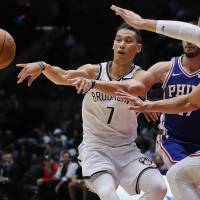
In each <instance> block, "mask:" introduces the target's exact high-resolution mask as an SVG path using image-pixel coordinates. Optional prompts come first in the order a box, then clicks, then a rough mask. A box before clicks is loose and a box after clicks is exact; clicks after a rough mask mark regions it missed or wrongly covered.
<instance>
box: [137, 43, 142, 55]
mask: <svg viewBox="0 0 200 200" xmlns="http://www.w3.org/2000/svg"><path fill="white" fill-rule="evenodd" d="M141 51H142V44H138V45H137V53H140V52H141Z"/></svg>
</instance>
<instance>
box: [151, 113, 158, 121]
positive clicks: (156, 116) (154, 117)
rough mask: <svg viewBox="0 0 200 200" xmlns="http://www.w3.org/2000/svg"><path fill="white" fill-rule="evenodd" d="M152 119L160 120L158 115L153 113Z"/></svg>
mask: <svg viewBox="0 0 200 200" xmlns="http://www.w3.org/2000/svg"><path fill="white" fill-rule="evenodd" d="M151 116H152V118H153V119H154V121H157V120H158V115H157V113H151Z"/></svg>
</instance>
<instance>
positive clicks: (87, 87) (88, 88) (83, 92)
mask: <svg viewBox="0 0 200 200" xmlns="http://www.w3.org/2000/svg"><path fill="white" fill-rule="evenodd" d="M91 84H92V82H91V81H86V82H85V86H84V88H83V91H82V94H85V93H86V92H88V91H89V90H90V88H91V87H92V85H91Z"/></svg>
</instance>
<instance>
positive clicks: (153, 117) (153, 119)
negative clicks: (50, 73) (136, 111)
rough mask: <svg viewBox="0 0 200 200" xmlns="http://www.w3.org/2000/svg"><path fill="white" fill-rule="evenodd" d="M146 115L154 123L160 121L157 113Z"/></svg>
mask: <svg viewBox="0 0 200 200" xmlns="http://www.w3.org/2000/svg"><path fill="white" fill-rule="evenodd" d="M146 114H147V115H148V117H149V118H150V120H151V121H153V122H155V121H156V120H157V119H158V118H157V116H156V115H155V113H152V112H147V113H146Z"/></svg>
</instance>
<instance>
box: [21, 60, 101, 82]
mask: <svg viewBox="0 0 200 200" xmlns="http://www.w3.org/2000/svg"><path fill="white" fill-rule="evenodd" d="M17 66H19V67H22V68H23V69H22V70H21V71H20V73H19V74H18V78H19V80H18V81H17V83H21V82H23V81H24V79H26V78H29V80H28V85H29V86H30V85H31V84H32V82H33V81H34V80H35V79H36V78H37V77H38V76H40V75H41V74H42V73H43V74H44V75H45V76H46V77H47V78H48V79H49V80H51V81H52V82H53V83H55V84H57V85H70V82H69V81H68V80H69V79H72V78H76V77H85V78H88V79H94V78H95V77H96V76H97V74H98V70H99V67H98V65H91V64H86V65H83V66H81V67H79V68H78V69H77V70H63V69H62V68H60V67H57V66H52V65H50V64H47V63H45V62H34V63H27V64H17Z"/></svg>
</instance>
